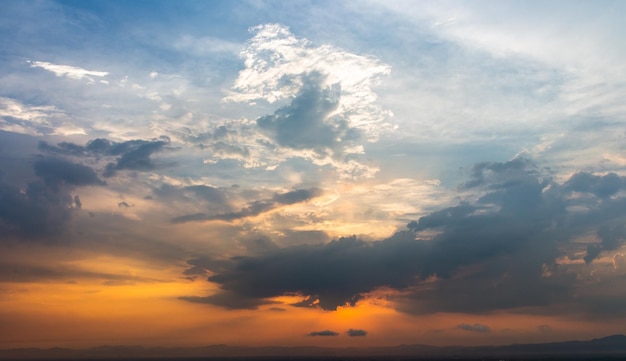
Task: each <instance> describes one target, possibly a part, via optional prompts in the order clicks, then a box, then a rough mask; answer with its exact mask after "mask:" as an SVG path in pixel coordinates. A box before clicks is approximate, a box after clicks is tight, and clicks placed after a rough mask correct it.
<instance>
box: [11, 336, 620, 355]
mask: <svg viewBox="0 0 626 361" xmlns="http://www.w3.org/2000/svg"><path fill="white" fill-rule="evenodd" d="M605 356H606V357H609V356H610V357H626V336H624V335H613V336H607V337H603V338H595V339H593V340H589V341H566V342H552V343H537V344H512V345H506V346H445V347H438V346H428V345H401V346H392V347H366V348H356V347H349V348H327V347H314V346H310V347H309V346H302V347H271V346H268V347H233V346H227V345H212V346H205V347H169V348H167V347H141V346H99V347H94V348H90V349H65V348H51V349H38V348H23V349H10V350H0V359H1V360H26V359H73V360H78V359H120V358H124V359H134V358H136V359H146V358H161V359H167V358H174V359H182V358H231V357H233V358H242V357H246V358H249V357H255V358H271V357H278V358H287V357H288V358H328V359H332V358H346V357H358V358H361V357H364V358H368V359H370V360H373V359H377V358H378V359H384V358H387V357H394V358H397V357H401V358H412V359H421V358H429V359H445V358H454V359H459V358H476V359H480V358H482V357H487V358H502V357H514V358H519V357H525V358H529V357H530V358H540V357H550V358H552V359H553V358H555V357H571V358H578V359H581V358H584V357H605Z"/></svg>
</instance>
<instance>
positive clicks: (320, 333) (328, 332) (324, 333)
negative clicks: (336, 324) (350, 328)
mask: <svg viewBox="0 0 626 361" xmlns="http://www.w3.org/2000/svg"><path fill="white" fill-rule="evenodd" d="M308 336H313V337H316V336H322V337H330V336H339V333H338V332H335V331H331V330H324V331H313V332H311V333H309V334H308Z"/></svg>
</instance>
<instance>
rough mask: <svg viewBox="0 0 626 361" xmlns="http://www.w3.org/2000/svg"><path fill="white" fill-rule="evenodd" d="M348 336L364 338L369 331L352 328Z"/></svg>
mask: <svg viewBox="0 0 626 361" xmlns="http://www.w3.org/2000/svg"><path fill="white" fill-rule="evenodd" d="M346 333H347V334H348V336H350V337H362V336H367V331H365V330H360V329H357V328H351V329H349V330H348V331H347V332H346Z"/></svg>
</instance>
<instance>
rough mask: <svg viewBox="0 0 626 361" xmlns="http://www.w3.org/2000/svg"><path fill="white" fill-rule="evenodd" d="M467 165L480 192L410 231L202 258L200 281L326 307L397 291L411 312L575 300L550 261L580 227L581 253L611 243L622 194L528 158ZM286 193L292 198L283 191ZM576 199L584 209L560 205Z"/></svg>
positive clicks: (617, 232)
mask: <svg viewBox="0 0 626 361" xmlns="http://www.w3.org/2000/svg"><path fill="white" fill-rule="evenodd" d="M524 169H526V170H527V171H526V172H524ZM475 170H476V171H475V172H474V174H473V181H472V182H473V183H471V184H469V186H468V187H470V188H468V189H475V190H476V191H477V192H479V193H480V194H482V195H481V196H479V197H478V198H477V201H476V202H472V203H470V202H465V203H461V204H459V205H457V206H454V207H449V208H446V209H443V210H441V211H437V212H433V213H431V214H429V215H426V216H424V217H422V218H420V219H419V220H417V221H413V222H411V223H409V225H408V227H409V229H410V230H411V232H408V231H404V232H398V233H397V234H395V235H394V236H393V237H390V238H388V239H385V240H382V241H377V242H364V241H361V240H359V239H357V238H356V237H347V238H340V239H337V240H335V241H332V242H330V243H327V244H318V245H303V246H289V247H284V248H276V249H269V250H268V251H267V252H265V253H262V254H257V255H253V256H246V257H235V258H231V259H228V260H222V261H221V263H219V267H217V266H216V265H215V264H207V265H206V270H207V271H208V273H209V274H210V275H211V276H210V277H209V278H208V280H209V281H210V282H214V283H216V284H218V285H219V286H220V288H221V292H224V293H228V295H229V297H235V296H236V297H239V298H241V299H245V300H263V299H269V298H271V297H276V296H280V295H284V294H298V295H302V296H303V297H304V300H303V301H302V302H299V303H298V304H296V305H294V306H300V307H320V308H322V309H326V310H334V309H336V308H337V307H338V306H343V305H354V304H356V303H357V302H358V301H359V300H360V299H361V298H362V297H363V296H364V295H365V294H367V293H368V292H371V291H374V290H376V289H378V288H381V287H385V288H391V289H396V290H401V291H403V295H399V296H394V300H395V304H396V307H397V309H398V310H399V311H401V312H407V313H415V314H419V313H429V312H490V311H494V310H499V309H512V308H519V307H539V306H549V305H558V304H563V303H567V302H574V303H575V300H576V297H578V296H577V293H576V292H574V291H575V290H576V289H577V287H579V283H580V280H578V279H577V277H576V274H575V273H573V272H569V271H568V268H567V267H560V266H558V265H557V263H556V260H557V259H558V258H559V257H562V256H564V255H567V253H566V252H567V250H569V249H573V250H574V251H575V252H572V253H570V254H574V253H576V252H578V251H580V249H578V248H576V247H580V245H579V244H577V243H574V242H571V241H572V240H574V239H575V238H576V237H577V236H579V235H580V234H586V233H588V232H589V231H590V230H596V231H597V234H598V238H599V239H600V240H601V242H600V243H598V244H597V246H594V247H600V248H599V249H598V250H594V249H590V254H589V256H590V257H591V258H594V257H596V256H597V255H598V254H600V253H601V252H602V251H606V250H615V249H617V247H619V246H620V245H621V244H622V242H623V238H624V236H625V233H624V227H620V226H619V225H620V224H623V222H622V221H621V220H623V219H624V217H626V199H624V198H619V197H618V198H606V197H600V196H595V195H593V194H591V195H590V196H591V197H595V200H593V202H590V201H589V200H588V199H586V198H584V197H583V198H579V197H571V192H572V190H571V189H569V187H570V186H569V185H568V184H567V182H566V183H564V184H557V183H555V182H554V181H553V180H552V179H551V178H550V177H549V176H547V175H545V174H543V173H542V172H541V171H539V170H538V169H537V167H536V166H535V165H534V164H533V163H532V162H530V161H528V160H519V159H515V160H512V161H510V162H505V163H483V164H482V165H479V166H477V167H476V168H475ZM592 177H597V178H600V176H593V175H592ZM292 197H293V198H294V199H297V198H298V197H296V196H295V195H290V196H289V197H287V199H292ZM581 204H583V205H584V206H585V207H587V211H585V212H584V213H577V212H573V211H570V209H571V208H572V207H574V208H575V207H576V206H579V205H581ZM425 231H426V232H425ZM422 237H427V238H422ZM591 261H592V259H590V260H589V262H591ZM429 280H430V281H429ZM218 294H219V293H218ZM461 295H462V296H461Z"/></svg>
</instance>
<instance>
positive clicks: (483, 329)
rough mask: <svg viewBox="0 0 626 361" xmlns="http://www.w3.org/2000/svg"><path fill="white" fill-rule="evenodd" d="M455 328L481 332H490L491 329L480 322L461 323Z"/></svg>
mask: <svg viewBox="0 0 626 361" xmlns="http://www.w3.org/2000/svg"><path fill="white" fill-rule="evenodd" d="M456 328H458V329H460V330H464V331H470V332H483V333H486V332H491V329H490V328H489V327H488V326H485V325H481V324H480V323H475V324H473V325H470V324H467V323H462V324H460V325H458V326H457V327H456Z"/></svg>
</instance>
